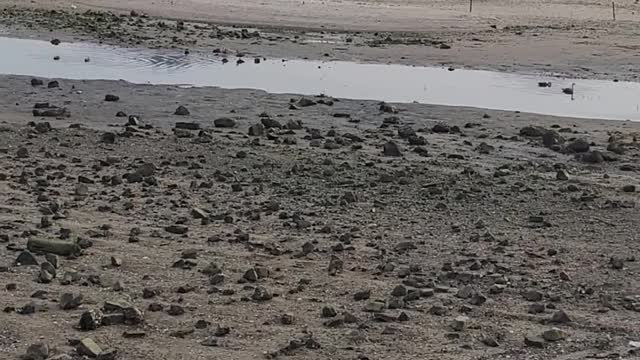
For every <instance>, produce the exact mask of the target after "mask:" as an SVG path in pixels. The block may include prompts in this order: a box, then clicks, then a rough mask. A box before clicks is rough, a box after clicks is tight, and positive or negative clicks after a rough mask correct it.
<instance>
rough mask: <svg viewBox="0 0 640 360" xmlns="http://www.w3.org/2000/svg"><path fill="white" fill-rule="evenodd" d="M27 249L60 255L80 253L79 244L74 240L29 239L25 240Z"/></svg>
mask: <svg viewBox="0 0 640 360" xmlns="http://www.w3.org/2000/svg"><path fill="white" fill-rule="evenodd" d="M27 248H28V249H29V251H32V252H35V253H51V254H56V255H60V256H70V255H77V254H79V253H80V246H78V244H77V243H76V242H75V241H65V240H55V239H35V238H32V239H29V241H28V242H27Z"/></svg>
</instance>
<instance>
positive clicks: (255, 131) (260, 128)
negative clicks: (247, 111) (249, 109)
mask: <svg viewBox="0 0 640 360" xmlns="http://www.w3.org/2000/svg"><path fill="white" fill-rule="evenodd" d="M262 135H264V125H262V124H255V125H251V126H250V127H249V136H262Z"/></svg>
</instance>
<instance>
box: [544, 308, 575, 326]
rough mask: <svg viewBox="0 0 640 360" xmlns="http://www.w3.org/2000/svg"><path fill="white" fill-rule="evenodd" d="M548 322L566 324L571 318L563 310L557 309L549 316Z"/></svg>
mask: <svg viewBox="0 0 640 360" xmlns="http://www.w3.org/2000/svg"><path fill="white" fill-rule="evenodd" d="M549 322H550V323H552V324H567V323H570V322H571V318H570V317H569V315H568V314H567V313H566V312H564V311H563V310H558V311H556V312H555V313H554V314H553V315H552V316H551V319H550V320H549Z"/></svg>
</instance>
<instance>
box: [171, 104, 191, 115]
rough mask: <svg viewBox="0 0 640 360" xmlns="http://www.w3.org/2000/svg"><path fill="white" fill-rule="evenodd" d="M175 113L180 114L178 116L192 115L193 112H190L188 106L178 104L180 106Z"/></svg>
mask: <svg viewBox="0 0 640 360" xmlns="http://www.w3.org/2000/svg"><path fill="white" fill-rule="evenodd" d="M173 114H174V115H178V116H187V115H190V114H191V113H190V112H189V110H188V109H187V108H186V107H184V106H182V105H180V106H178V108H177V109H176V111H175V112H174V113H173Z"/></svg>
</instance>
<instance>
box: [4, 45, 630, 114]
mask: <svg viewBox="0 0 640 360" xmlns="http://www.w3.org/2000/svg"><path fill="white" fill-rule="evenodd" d="M0 48H2V49H3V50H4V51H3V55H2V61H0V73H4V74H18V75H32V76H40V77H47V78H70V79H107V80H120V79H122V80H126V81H129V82H132V83H143V84H146V83H150V84H176V85H185V84H187V85H193V86H217V87H222V88H252V89H262V90H266V91H269V92H273V93H295V94H309V95H315V94H320V93H323V94H326V95H329V96H334V97H341V98H351V99H370V100H384V101H390V102H412V101H417V102H421V103H429V104H440V105H458V106H471V107H478V108H488V109H499V110H518V111H523V112H533V113H540V114H549V115H560V116H573V117H585V118H603V119H622V120H624V119H630V120H638V119H640V109H639V103H640V102H639V97H638V95H640V83H632V82H613V81H601V80H580V79H560V78H550V77H544V76H531V75H518V74H509V73H498V72H490V71H475V70H455V71H448V70H447V69H443V68H430V67H411V66H404V65H382V64H359V63H353V62H339V61H334V62H320V61H303V60H290V61H286V62H283V61H282V60H264V61H260V62H259V63H255V62H254V61H253V59H252V58H246V59H244V61H245V62H244V63H242V64H237V61H238V58H236V57H234V56H229V57H228V62H227V63H225V62H224V61H223V59H225V60H227V58H226V57H225V55H222V54H219V55H218V54H213V53H211V54H207V55H202V54H184V53H182V52H181V51H178V50H172V51H160V50H148V49H126V48H117V47H111V46H100V45H95V44H87V43H62V44H60V45H59V46H53V45H51V44H50V43H49V42H46V41H38V40H24V39H12V38H4V37H0ZM54 56H59V57H60V59H59V60H58V61H54V60H53V58H54ZM86 58H89V59H90V61H89V62H85V59H86ZM540 82H551V86H550V87H539V86H538V83H540ZM572 83H575V94H574V96H573V99H572V97H571V96H569V95H565V94H563V93H562V88H564V87H571V84H572Z"/></svg>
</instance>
